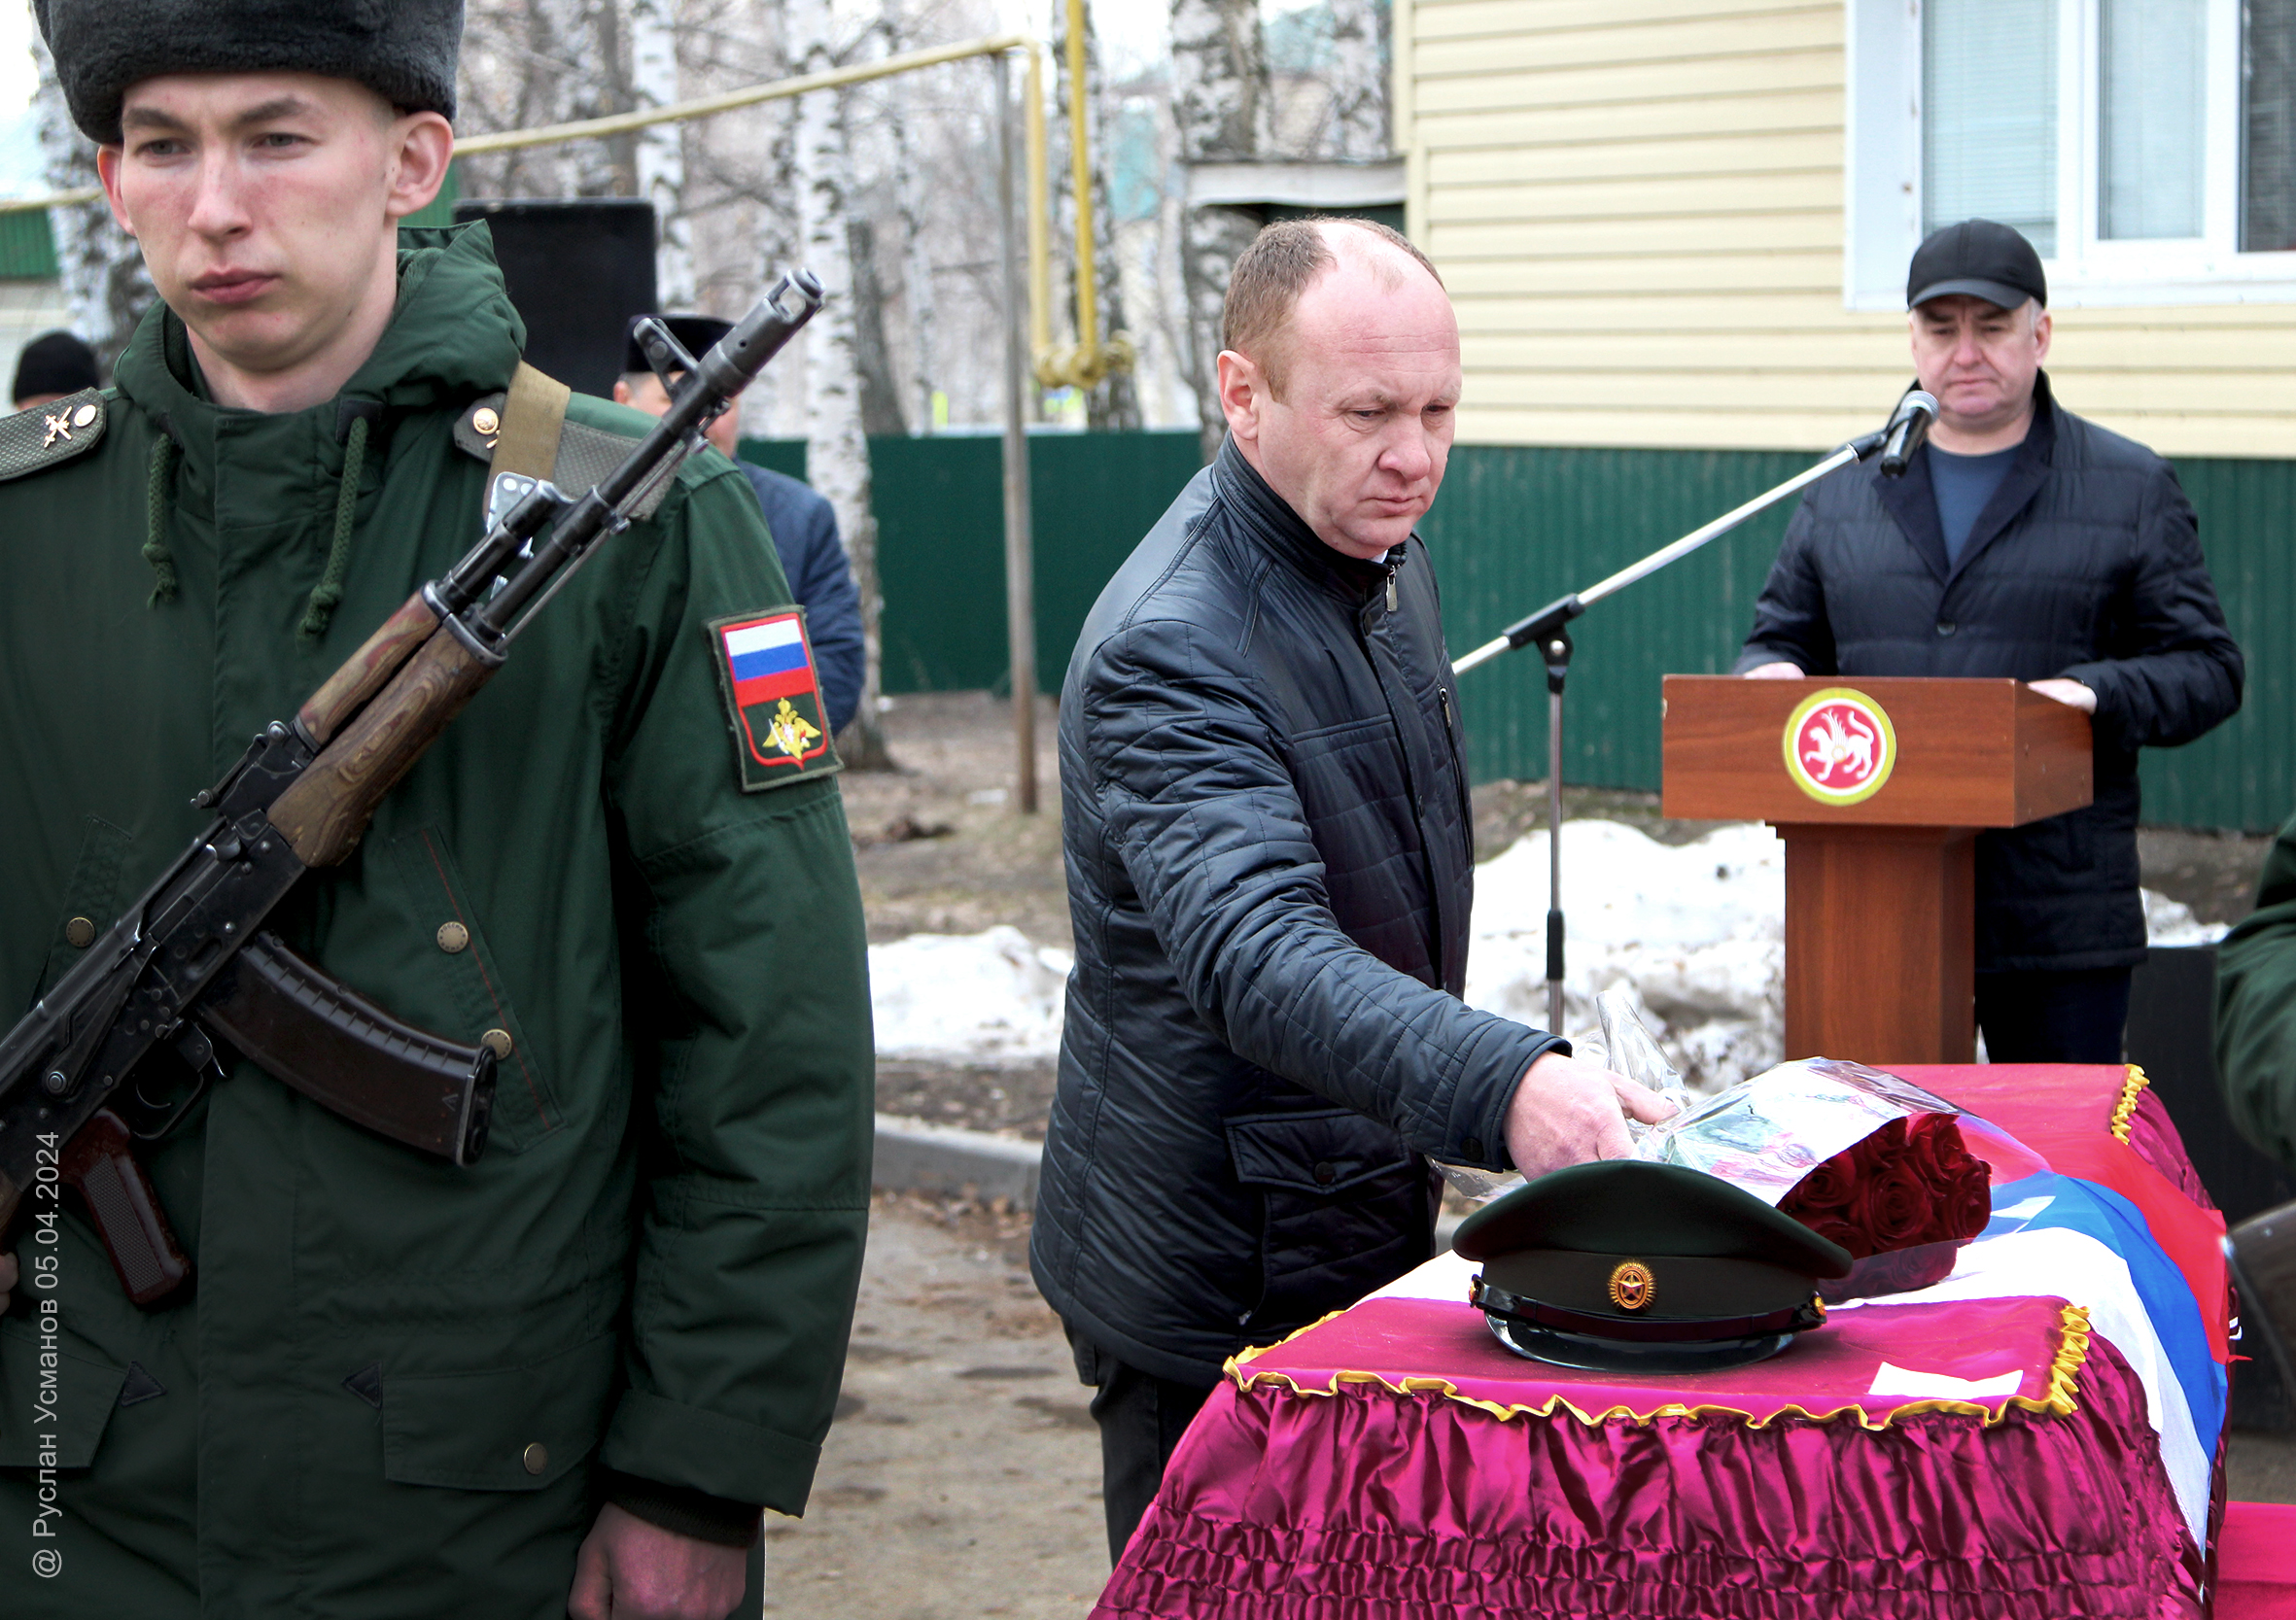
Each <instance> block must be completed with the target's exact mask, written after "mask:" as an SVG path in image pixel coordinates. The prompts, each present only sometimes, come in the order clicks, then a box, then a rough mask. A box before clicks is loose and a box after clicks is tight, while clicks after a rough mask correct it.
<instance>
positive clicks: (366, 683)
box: [296, 591, 438, 748]
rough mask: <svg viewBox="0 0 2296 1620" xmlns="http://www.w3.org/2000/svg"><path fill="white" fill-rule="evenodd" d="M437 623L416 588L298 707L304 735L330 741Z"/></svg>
mask: <svg viewBox="0 0 2296 1620" xmlns="http://www.w3.org/2000/svg"><path fill="white" fill-rule="evenodd" d="M437 628H438V615H437V614H436V613H435V612H433V611H432V610H431V604H430V603H427V602H425V601H424V600H423V593H422V592H420V591H417V592H415V594H414V595H413V596H411V597H408V598H407V599H406V604H405V605H404V606H402V607H400V609H399V611H398V612H396V613H394V614H392V615H391V616H390V617H389V618H387V619H385V620H384V621H383V622H382V624H381V625H380V626H379V627H377V629H376V630H375V633H374V634H373V635H372V636H369V637H368V638H366V639H365V641H363V642H361V643H360V646H359V650H358V651H357V652H355V653H353V654H352V655H351V656H350V657H349V658H348V659H347V660H345V661H344V664H343V667H342V668H341V669H339V670H337V671H335V672H334V673H333V674H331V675H329V676H328V677H327V679H326V681H325V682H324V683H323V684H322V685H321V686H320V688H319V690H318V691H316V692H314V693H312V694H311V696H310V697H309V698H308V699H307V700H305V702H304V704H303V707H301V708H300V709H298V710H297V711H296V721H297V722H298V723H300V724H301V726H302V728H303V735H304V736H305V737H307V738H309V739H310V740H311V745H312V746H313V747H315V748H324V747H326V746H327V745H328V744H329V743H330V742H331V741H334V735H335V733H336V732H338V731H340V730H342V729H343V723H344V722H345V721H347V720H349V719H350V718H351V716H352V715H354V714H356V713H358V712H359V710H360V708H361V707H363V706H364V705H365V703H366V701H367V700H368V699H369V698H371V697H373V696H374V695H375V694H376V693H377V692H380V691H381V690H382V689H383V684H384V682H386V681H388V680H389V679H390V678H391V677H392V676H393V675H395V674H397V673H398V672H399V670H400V666H401V665H403V664H404V663H405V662H406V661H407V660H408V659H409V658H412V657H413V656H414V652H415V649H416V648H417V647H419V646H421V645H422V644H423V642H424V640H425V639H426V638H428V637H430V636H431V634H432V633H433V632H434V631H435V630H437Z"/></svg>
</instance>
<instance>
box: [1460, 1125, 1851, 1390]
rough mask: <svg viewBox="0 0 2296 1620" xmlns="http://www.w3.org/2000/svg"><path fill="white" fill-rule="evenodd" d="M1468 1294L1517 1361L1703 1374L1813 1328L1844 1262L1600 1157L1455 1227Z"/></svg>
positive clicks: (1779, 1228)
mask: <svg viewBox="0 0 2296 1620" xmlns="http://www.w3.org/2000/svg"><path fill="white" fill-rule="evenodd" d="M1451 1248H1452V1249H1453V1250H1454V1251H1455V1252H1456V1253H1458V1254H1459V1255H1460V1256H1462V1257H1463V1258H1467V1259H1471V1260H1480V1261H1481V1262H1482V1271H1481V1274H1480V1275H1478V1277H1477V1278H1476V1279H1475V1285H1474V1292H1473V1294H1472V1298H1473V1300H1474V1302H1475V1304H1476V1305H1477V1306H1478V1307H1479V1308H1480V1309H1481V1310H1482V1312H1483V1313H1484V1315H1485V1317H1486V1318H1488V1319H1489V1321H1490V1325H1491V1328H1492V1331H1493V1332H1494V1333H1496V1334H1497V1335H1498V1337H1499V1340H1500V1342H1501V1343H1502V1344H1505V1345H1506V1346H1507V1347H1508V1348H1509V1349H1511V1350H1513V1351H1515V1352H1516V1353H1517V1354H1519V1355H1524V1356H1529V1357H1532V1358H1534V1359H1536V1360H1540V1361H1556V1362H1559V1363H1562V1364H1564V1365H1569V1366H1583V1367H1597V1368H1601V1369H1604V1370H1609V1371H1650V1372H1683V1371H1697V1370H1709V1369H1712V1368H1715V1367H1722V1366H1731V1365H1736V1364H1740V1363H1743V1362H1746V1361H1758V1360H1760V1359H1761V1358H1762V1357H1764V1356H1771V1355H1775V1354H1777V1352H1778V1351H1780V1350H1783V1349H1784V1348H1785V1347H1786V1346H1787V1345H1788V1344H1789V1343H1791V1342H1792V1337H1793V1335H1794V1334H1795V1333H1797V1332H1801V1331H1804V1330H1806V1329H1808V1328H1811V1327H1818V1326H1819V1325H1820V1324H1821V1323H1823V1322H1824V1321H1825V1320H1826V1317H1825V1311H1824V1308H1823V1307H1822V1306H1820V1305H1819V1304H1818V1302H1817V1292H1818V1284H1817V1280H1818V1279H1819V1278H1821V1277H1842V1276H1847V1275H1848V1274H1849V1271H1850V1266H1851V1263H1852V1262H1851V1259H1850V1255H1849V1252H1848V1251H1847V1250H1845V1249H1843V1248H1842V1247H1841V1246H1840V1245H1838V1244H1835V1243H1832V1242H1829V1241H1827V1240H1826V1238H1823V1237H1820V1236H1819V1235H1818V1234H1817V1233H1816V1232H1814V1231H1812V1230H1810V1228H1809V1227H1807V1226H1805V1225H1803V1224H1801V1223H1800V1222H1798V1221H1796V1220H1794V1219H1793V1217H1792V1216H1791V1215H1782V1214H1780V1213H1779V1212H1778V1211H1777V1210H1776V1209H1774V1208H1772V1207H1771V1206H1770V1205H1768V1204H1765V1203H1763V1202H1762V1201H1761V1200H1760V1199H1759V1198H1757V1197H1756V1196H1754V1194H1752V1193H1751V1192H1747V1191H1745V1190H1743V1189H1739V1188H1736V1187H1732V1186H1731V1185H1730V1184H1729V1183H1728V1182H1725V1181H1723V1180H1722V1178H1720V1177H1719V1176H1710V1175H1708V1174H1706V1172H1704V1171H1702V1170H1691V1169H1688V1168H1686V1167H1684V1166H1682V1165H1678V1164H1650V1163H1646V1162H1644V1161H1642V1160H1640V1159H1605V1160H1602V1161H1600V1162H1598V1163H1593V1164H1574V1165H1572V1166H1571V1167H1569V1168H1568V1169H1564V1170H1557V1171H1554V1172H1553V1173H1551V1174H1549V1175H1545V1176H1541V1177H1540V1178H1539V1179H1538V1180H1537V1181H1534V1182H1532V1183H1530V1184H1529V1185H1527V1186H1525V1187H1520V1188H1517V1189H1515V1190H1514V1191H1513V1192H1510V1193H1509V1194H1508V1195H1507V1196H1506V1197H1504V1198H1500V1199H1496V1200H1494V1201H1493V1202H1491V1203H1489V1204H1486V1205H1485V1206H1484V1207H1483V1208H1481V1209H1479V1210H1478V1211H1476V1213H1475V1214H1473V1215H1471V1216H1469V1217H1468V1218H1467V1219H1466V1220H1465V1221H1464V1222H1462V1223H1460V1225H1459V1230H1458V1235H1457V1236H1455V1237H1454V1238H1453V1239H1452V1240H1451Z"/></svg>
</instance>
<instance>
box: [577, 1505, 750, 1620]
mask: <svg viewBox="0 0 2296 1620" xmlns="http://www.w3.org/2000/svg"><path fill="white" fill-rule="evenodd" d="M748 1564H749V1555H748V1552H747V1551H746V1550H744V1549H743V1548H740V1547H727V1546H721V1545H720V1544H718V1543H717V1542H715V1541H697V1540H696V1539H694V1538H693V1537H692V1536H690V1535H680V1534H678V1533H677V1532H676V1531H670V1530H664V1529H662V1527H661V1526H659V1525H652V1524H648V1523H646V1522H645V1521H644V1519H641V1518H640V1517H638V1515H637V1514H635V1513H629V1512H625V1511H624V1510H622V1509H621V1508H619V1507H616V1506H614V1504H613V1503H611V1502H608V1503H607V1504H606V1505H605V1506H604V1507H602V1508H600V1509H599V1510H598V1523H597V1524H595V1525H593V1526H591V1527H590V1534H588V1535H587V1536H585V1537H584V1538H583V1540H582V1550H581V1551H580V1552H578V1553H576V1554H575V1555H574V1593H573V1595H572V1596H570V1597H569V1598H568V1599H567V1601H566V1612H567V1613H568V1614H570V1615H572V1616H574V1620H725V1617H726V1616H727V1615H728V1614H731V1613H732V1612H733V1608H734V1605H735V1604H736V1603H740V1602H741V1601H742V1587H743V1585H744V1583H745V1577H746V1575H747V1574H748Z"/></svg>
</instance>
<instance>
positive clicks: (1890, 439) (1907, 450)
mask: <svg viewBox="0 0 2296 1620" xmlns="http://www.w3.org/2000/svg"><path fill="white" fill-rule="evenodd" d="M1936 420H1937V396H1935V395H1933V394H1926V393H1924V392H1923V391H1922V390H1920V389H1918V388H1915V389H1908V390H1907V391H1906V394H1905V397H1904V398H1902V399H1900V400H1898V401H1897V414H1896V415H1895V416H1893V417H1891V418H1890V425H1889V427H1888V428H1886V429H1884V430H1883V432H1884V434H1885V435H1886V436H1885V437H1884V438H1883V439H1882V476H1883V477H1885V478H1902V477H1904V476H1905V464H1906V463H1907V462H1909V461H1911V460H1912V459H1913V453H1914V451H1916V450H1918V449H1920V448H1921V442H1922V440H1923V439H1925V438H1927V437H1928V436H1929V433H1930V424H1931V423H1932V422H1934V421H1936Z"/></svg>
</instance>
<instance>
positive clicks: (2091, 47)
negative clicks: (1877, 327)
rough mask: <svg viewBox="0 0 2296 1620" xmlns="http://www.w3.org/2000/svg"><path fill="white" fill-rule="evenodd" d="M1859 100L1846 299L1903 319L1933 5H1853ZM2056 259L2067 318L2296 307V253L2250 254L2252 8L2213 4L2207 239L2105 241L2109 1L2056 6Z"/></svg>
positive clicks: (2055, 290) (1918, 192) (1849, 161)
mask: <svg viewBox="0 0 2296 1620" xmlns="http://www.w3.org/2000/svg"><path fill="white" fill-rule="evenodd" d="M1845 3H1846V5H1847V7H1848V11H1849V16H1848V24H1849V26H1848V42H1847V43H1848V58H1849V59H1848V67H1849V73H1848V96H1847V107H1846V121H1847V124H1848V127H1847V130H1846V131H1845V135H1846V139H1845V142H1844V148H1845V150H1844V157H1845V162H1846V166H1847V173H1846V175H1845V177H1844V179H1845V185H1844V190H1843V194H1844V199H1845V204H1846V207H1845V215H1846V218H1845V222H1844V232H1843V249H1844V251H1843V255H1842V298H1843V302H1844V303H1845V304H1846V305H1847V306H1848V307H1849V308H1851V309H1857V310H1879V309H1903V308H1904V307H1905V266H1906V263H1907V261H1908V260H1909V259H1911V258H1912V257H1913V250H1914V249H1915V248H1916V247H1918V246H1919V245H1920V243H1921V214H1922V124H1921V120H1922V3H1923V0H1845ZM2057 4H2058V7H2059V11H2058V22H2057V52H2058V65H2057V118H2058V130H2057V254H2056V257H2055V258H2053V259H2044V260H2043V261H2042V266H2043V268H2044V269H2045V270H2046V272H2047V274H2048V278H2049V302H2050V304H2051V305H2053V306H2057V307H2062V308H2074V309H2077V308H2082V307H2088V308H2111V307H2122V308H2131V307H2144V306H2148V305H2171V304H2237V303H2296V252H2289V253H2242V252H2240V251H2239V250H2240V210H2241V139H2242V129H2241V78H2240V70H2241V0H2208V8H2209V9H2208V24H2207V25H2208V41H2207V45H2206V47H2205V51H2206V56H2205V61H2206V64H2207V65H2206V68H2205V72H2206V75H2207V79H2206V84H2207V90H2206V109H2207V110H2206V112H2205V113H2204V115H2203V118H2204V127H2203V137H2202V140H2203V145H2202V181H2201V184H2202V201H2201V214H2202V234H2201V235H2199V236H2196V237H2188V238H2181V239H2175V240H2159V241H2105V240H2102V239H2100V238H2099V237H2098V236H2097V234H2096V231H2097V224H2098V215H2099V211H2100V203H2099V197H2098V181H2099V174H2100V170H2099V165H2098V155H2097V154H2098V134H2099V112H2100V108H2099V73H2098V66H2097V41H2098V37H2099V33H2100V28H2099V20H2098V19H2099V15H2100V13H2099V0H2057Z"/></svg>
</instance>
